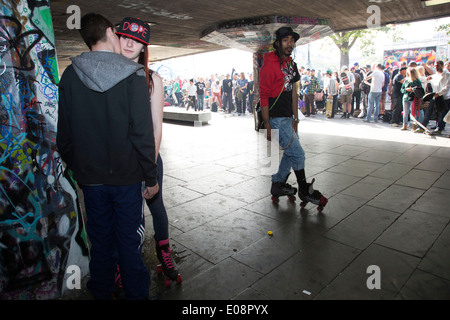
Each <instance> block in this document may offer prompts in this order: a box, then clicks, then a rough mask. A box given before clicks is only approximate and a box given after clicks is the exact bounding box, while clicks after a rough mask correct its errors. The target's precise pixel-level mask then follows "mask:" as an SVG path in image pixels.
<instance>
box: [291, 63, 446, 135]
mask: <svg viewBox="0 0 450 320" xmlns="http://www.w3.org/2000/svg"><path fill="white" fill-rule="evenodd" d="M299 72H300V73H301V75H302V76H301V82H300V84H301V87H300V92H299V96H300V102H299V105H300V108H301V110H302V112H303V113H304V115H305V116H306V117H310V116H314V115H315V114H316V112H317V111H318V110H320V109H322V110H325V109H324V108H325V106H326V99H327V97H329V98H330V100H331V99H332V106H333V107H332V112H331V114H329V117H330V118H333V117H334V116H335V115H336V114H338V113H342V114H341V118H344V119H348V118H350V117H357V118H360V119H362V120H363V121H364V122H367V123H370V122H372V121H373V122H374V123H377V122H379V121H383V122H389V123H390V124H391V125H392V126H396V127H401V130H403V131H405V130H408V129H411V130H412V131H414V132H424V129H422V128H421V127H420V124H421V125H423V126H424V127H427V125H428V123H429V120H430V119H431V118H433V117H434V119H436V127H435V128H432V129H433V130H434V133H436V134H440V133H441V132H442V131H443V130H444V129H445V121H444V120H443V119H444V117H445V115H446V113H447V112H448V110H449V109H450V73H449V72H450V62H448V61H447V62H443V61H434V60H429V61H427V63H425V64H423V63H421V62H415V61H411V62H409V64H407V62H406V61H405V62H402V63H401V64H400V66H395V67H393V68H387V67H385V66H384V65H382V64H374V65H373V66H370V65H366V66H365V67H360V66H359V63H355V64H354V65H353V66H352V67H351V68H350V69H349V68H348V67H347V66H343V67H342V68H341V70H340V72H339V71H332V70H330V69H329V70H327V71H326V73H325V74H321V73H320V71H319V72H318V74H317V75H316V71H315V70H314V69H305V68H304V67H300V69H299ZM417 88H419V89H417ZM420 88H421V89H422V90H421V89H420ZM427 97H428V98H427ZM389 100H390V101H391V103H390V107H389V108H386V107H387V102H388V101H389ZM411 115H412V116H413V117H414V119H416V120H417V122H416V121H411V118H412V117H411ZM419 123H420V124H419Z"/></svg>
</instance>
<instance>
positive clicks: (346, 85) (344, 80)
mask: <svg viewBox="0 0 450 320" xmlns="http://www.w3.org/2000/svg"><path fill="white" fill-rule="evenodd" d="M341 79H342V83H343V84H344V88H342V89H343V90H345V94H348V91H349V90H350V88H351V87H350V86H349V83H350V80H349V78H348V74H347V72H342V73H341ZM341 94H344V92H341Z"/></svg>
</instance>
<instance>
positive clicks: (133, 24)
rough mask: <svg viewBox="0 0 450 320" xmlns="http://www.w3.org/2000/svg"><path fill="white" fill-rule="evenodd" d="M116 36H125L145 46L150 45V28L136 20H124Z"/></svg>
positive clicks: (129, 18)
mask: <svg viewBox="0 0 450 320" xmlns="http://www.w3.org/2000/svg"><path fill="white" fill-rule="evenodd" d="M116 34H120V35H123V36H127V37H130V38H133V39H134V40H137V41H139V42H142V43H144V44H146V45H150V26H149V25H148V24H147V23H145V22H144V21H142V20H140V19H137V18H131V17H127V18H124V19H123V20H122V22H121V23H120V26H119V28H118V29H117V31H116Z"/></svg>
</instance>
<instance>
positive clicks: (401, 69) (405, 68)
mask: <svg viewBox="0 0 450 320" xmlns="http://www.w3.org/2000/svg"><path fill="white" fill-rule="evenodd" d="M403 70H408V68H407V67H401V68H400V71H403Z"/></svg>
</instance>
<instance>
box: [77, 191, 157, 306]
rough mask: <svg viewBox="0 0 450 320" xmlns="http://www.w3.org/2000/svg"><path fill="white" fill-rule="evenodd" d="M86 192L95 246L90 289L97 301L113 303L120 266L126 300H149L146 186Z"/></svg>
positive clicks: (90, 229)
mask: <svg viewBox="0 0 450 320" xmlns="http://www.w3.org/2000/svg"><path fill="white" fill-rule="evenodd" d="M82 189H83V195H84V203H85V208H86V216H87V221H86V230H87V234H88V237H89V240H90V242H91V250H90V255H91V260H90V262H89V271H90V279H89V281H88V283H87V287H88V289H89V290H90V291H91V292H92V294H93V295H94V296H95V297H96V298H97V299H101V300H107V299H110V298H111V294H112V292H113V288H114V275H115V271H116V269H117V264H118V265H119V267H120V273H121V277H122V281H123V287H124V291H125V297H126V299H129V300H143V299H146V298H147V297H148V294H149V289H150V274H149V271H148V269H147V267H146V266H145V265H144V262H143V260H142V244H143V242H144V237H145V235H144V231H145V220H144V210H143V205H142V200H143V198H142V183H136V184H133V185H127V186H108V185H96V186H83V187H82Z"/></svg>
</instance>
